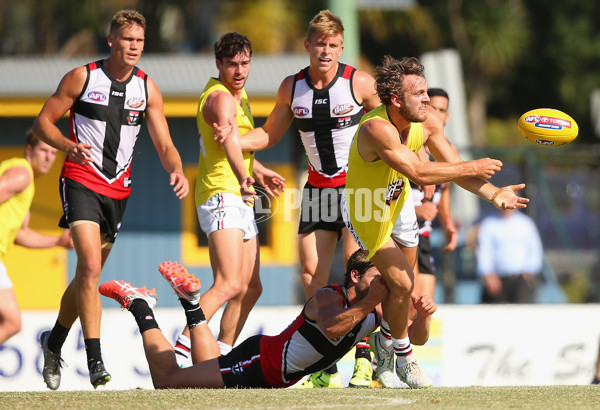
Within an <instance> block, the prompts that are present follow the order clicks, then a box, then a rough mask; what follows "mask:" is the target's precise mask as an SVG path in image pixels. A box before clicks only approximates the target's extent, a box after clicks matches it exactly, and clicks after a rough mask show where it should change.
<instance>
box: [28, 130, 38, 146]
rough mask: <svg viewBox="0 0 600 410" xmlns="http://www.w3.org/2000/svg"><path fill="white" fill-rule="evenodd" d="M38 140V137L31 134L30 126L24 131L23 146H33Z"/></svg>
mask: <svg viewBox="0 0 600 410" xmlns="http://www.w3.org/2000/svg"><path fill="white" fill-rule="evenodd" d="M39 142H40V139H39V138H38V137H36V136H35V135H34V134H33V130H32V129H31V128H30V129H28V130H27V131H25V146H31V148H33V147H35V146H36V145H37V144H38V143H39Z"/></svg>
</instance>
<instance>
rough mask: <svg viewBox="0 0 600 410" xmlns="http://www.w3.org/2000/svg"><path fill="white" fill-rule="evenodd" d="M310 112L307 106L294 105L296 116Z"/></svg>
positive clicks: (302, 115)
mask: <svg viewBox="0 0 600 410" xmlns="http://www.w3.org/2000/svg"><path fill="white" fill-rule="evenodd" d="M309 112H310V110H309V109H308V108H306V107H294V115H295V116H296V117H304V116H305V115H308V113H309Z"/></svg>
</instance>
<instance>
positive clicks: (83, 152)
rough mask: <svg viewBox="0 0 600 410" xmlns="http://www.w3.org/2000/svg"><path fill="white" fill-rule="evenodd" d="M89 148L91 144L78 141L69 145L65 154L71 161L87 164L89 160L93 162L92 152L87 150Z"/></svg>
mask: <svg viewBox="0 0 600 410" xmlns="http://www.w3.org/2000/svg"><path fill="white" fill-rule="evenodd" d="M91 148H93V146H92V145H90V144H84V143H83V142H80V143H78V144H75V145H73V146H71V148H69V149H68V150H67V155H68V156H69V159H70V160H71V161H73V162H75V163H77V164H79V165H87V164H89V163H90V162H94V160H93V159H92V154H91V153H90V151H89V150H90V149H91Z"/></svg>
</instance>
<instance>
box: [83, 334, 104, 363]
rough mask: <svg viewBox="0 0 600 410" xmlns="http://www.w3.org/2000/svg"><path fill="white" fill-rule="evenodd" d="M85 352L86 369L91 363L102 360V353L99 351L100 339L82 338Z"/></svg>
mask: <svg viewBox="0 0 600 410" xmlns="http://www.w3.org/2000/svg"><path fill="white" fill-rule="evenodd" d="M83 343H85V353H86V355H87V364H88V369H89V368H90V366H91V365H92V363H96V362H97V361H102V353H101V352H100V339H84V340H83Z"/></svg>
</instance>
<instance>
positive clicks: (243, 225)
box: [196, 192, 258, 239]
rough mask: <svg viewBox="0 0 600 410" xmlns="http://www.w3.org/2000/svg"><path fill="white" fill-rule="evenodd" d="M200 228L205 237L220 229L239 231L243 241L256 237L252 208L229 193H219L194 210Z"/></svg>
mask: <svg viewBox="0 0 600 410" xmlns="http://www.w3.org/2000/svg"><path fill="white" fill-rule="evenodd" d="M196 211H197V213H198V222H199V223H200V228H201V229H202V230H203V231H204V233H205V234H206V236H208V235H210V234H211V233H213V232H215V231H218V230H221V229H241V230H242V231H243V232H244V239H250V238H252V237H254V236H256V235H258V227H257V226H256V221H255V220H254V208H252V207H251V206H248V205H246V204H245V203H244V201H243V200H242V198H241V197H240V196H238V195H235V194H233V193H231V192H221V193H219V194H217V195H215V196H213V197H211V198H210V199H209V200H208V201H206V202H205V203H203V204H202V205H200V206H199V207H198V208H197V209H196Z"/></svg>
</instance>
